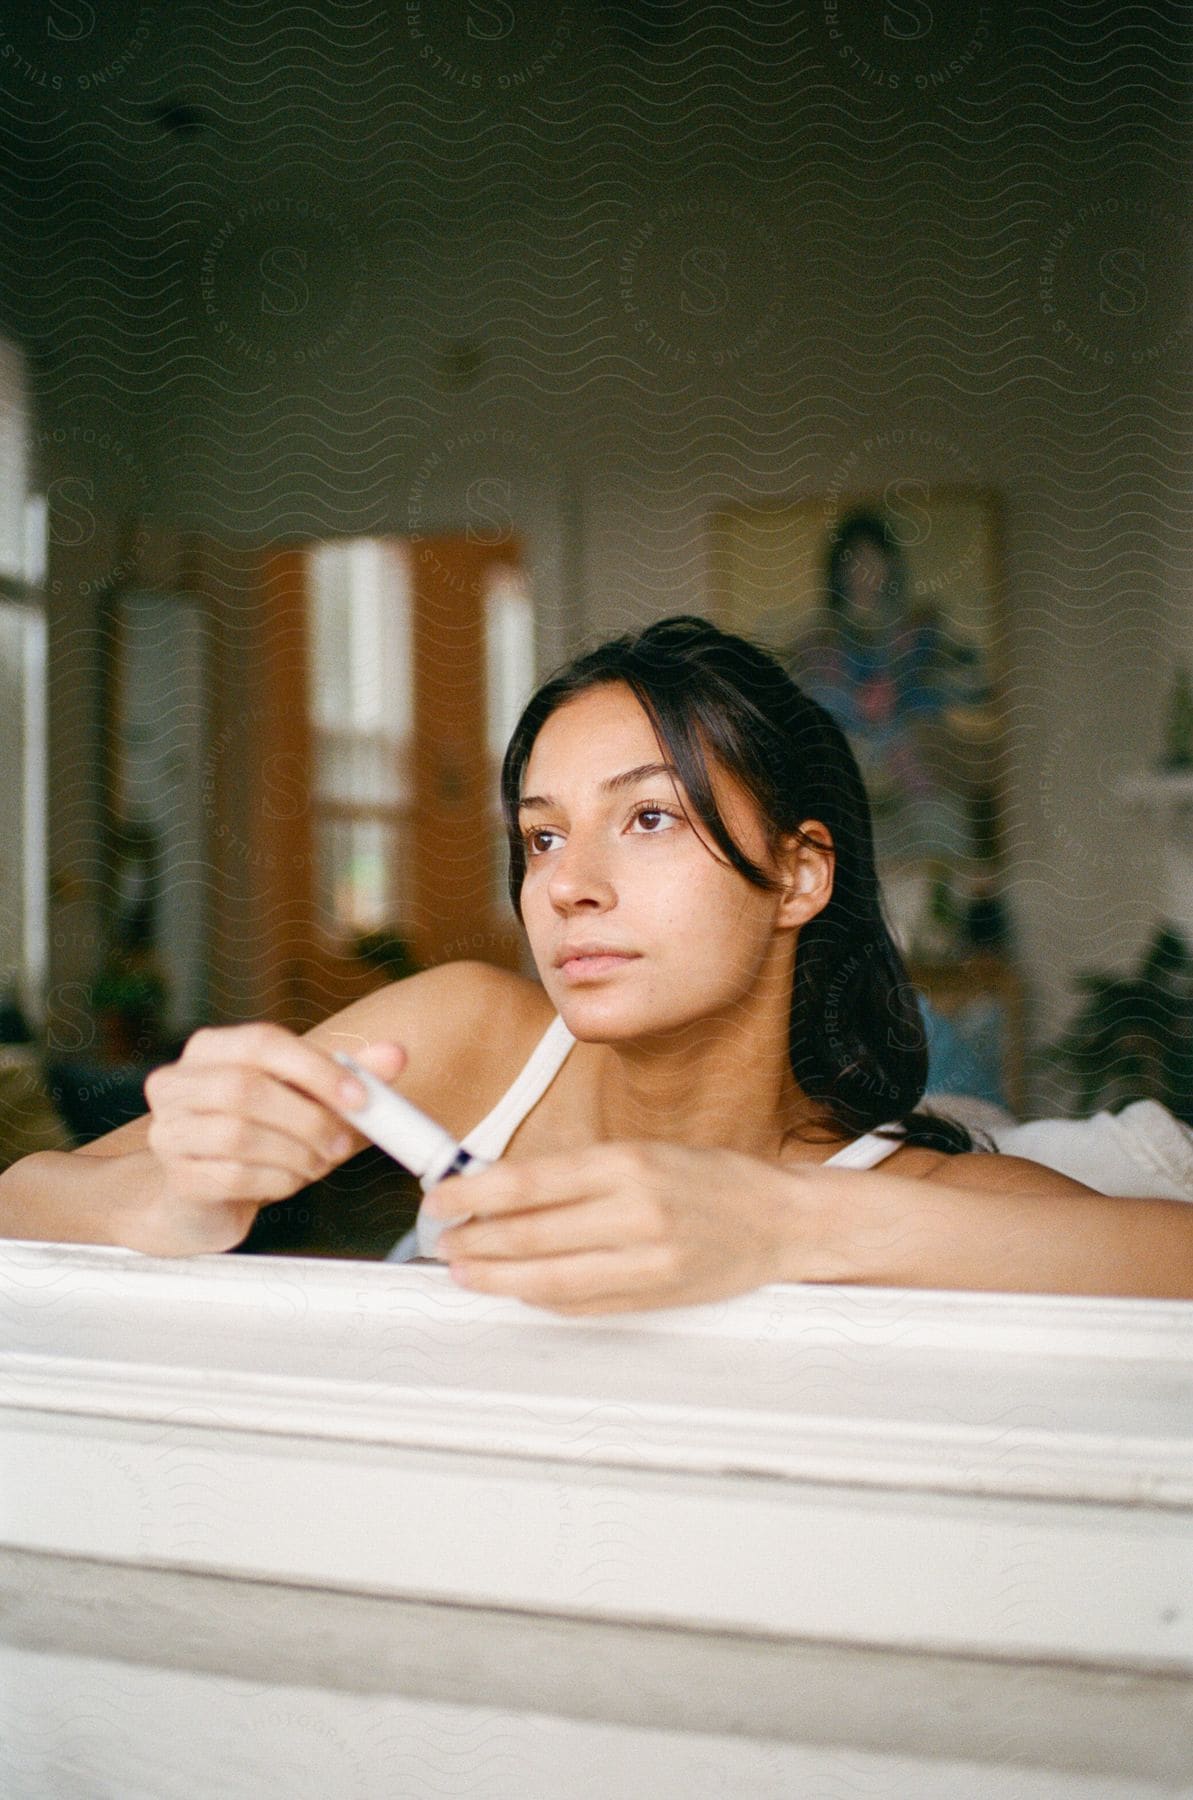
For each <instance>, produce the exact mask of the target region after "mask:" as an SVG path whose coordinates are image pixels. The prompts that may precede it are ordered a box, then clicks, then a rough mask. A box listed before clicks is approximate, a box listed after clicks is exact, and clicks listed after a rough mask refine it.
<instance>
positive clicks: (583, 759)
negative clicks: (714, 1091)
mask: <svg viewBox="0 0 1193 1800" xmlns="http://www.w3.org/2000/svg"><path fill="white" fill-rule="evenodd" d="M665 762H666V753H665V751H663V750H662V749H661V748H660V746H659V743H658V740H657V739H656V737H655V734H654V731H653V729H652V727H651V724H650V721H649V719H648V717H647V715H646V713H645V712H644V711H643V709H642V707H641V706H640V705H639V703H638V701H637V700H636V699H635V698H634V696H633V694H632V693H631V692H630V690H629V688H627V687H626V686H624V685H623V684H622V683H617V684H608V685H606V686H603V687H598V688H591V689H589V690H588V691H587V692H586V693H583V694H580V695H578V696H577V697H576V698H575V699H572V700H569V701H567V702H566V703H565V704H564V705H563V706H561V707H560V708H559V709H558V710H557V711H556V712H554V713H552V714H551V716H550V718H549V719H548V720H547V721H546V723H545V724H544V725H543V727H542V729H541V730H540V732H539V734H538V737H537V738H536V739H535V743H534V748H533V749H532V751H531V754H530V760H529V762H528V763H527V767H526V773H525V776H524V778H523V782H522V794H523V804H522V810H521V813H520V817H519V826H520V829H521V832H522V836H523V841H524V843H525V846H526V878H525V881H524V883H523V886H522V917H523V921H524V923H525V926H526V930H527V933H528V936H529V938H530V945H531V949H532V950H533V952H534V958H535V962H536V963H537V965H538V969H539V974H540V976H541V978H542V981H543V985H544V987H545V988H546V991H547V993H548V995H549V996H550V998H551V1000H552V1001H553V1002H554V1004H555V1007H556V1009H557V1010H558V1011H559V1012H560V1013H561V1014H562V1016H563V1019H564V1022H565V1023H566V1024H567V1026H568V1028H569V1029H570V1030H571V1031H572V1032H573V1033H574V1035H575V1036H576V1037H578V1038H581V1039H590V1040H593V1039H595V1040H602V1041H604V1040H608V1041H614V1040H616V1039H619V1038H632V1037H636V1036H639V1035H644V1034H646V1033H648V1032H651V1031H658V1030H667V1029H674V1028H675V1027H677V1026H679V1025H682V1024H684V1023H686V1022H690V1021H692V1020H695V1019H699V1018H706V1017H708V1016H709V1015H710V1014H712V1013H714V1012H717V1011H723V1010H726V1009H728V1010H730V1011H732V1010H733V1009H734V1008H738V1009H740V1007H741V1005H742V1003H743V1001H744V1000H746V998H747V997H748V996H749V995H751V994H752V993H755V992H757V991H760V984H764V983H765V980H766V978H767V975H768V974H769V975H770V979H771V980H772V981H773V980H774V979H776V974H775V970H776V968H777V967H778V963H779V962H780V961H781V960H782V956H781V953H782V949H783V946H782V943H781V940H782V939H783V938H784V937H786V938H787V941H788V943H790V934H789V933H788V932H784V931H782V930H777V929H776V920H777V918H778V917H779V912H780V906H781V903H782V899H783V896H782V895H781V894H779V893H768V892H766V891H764V890H763V889H761V888H757V887H754V886H753V885H752V884H751V883H750V882H748V881H746V880H745V878H744V877H743V876H741V875H739V874H738V873H737V871H736V870H735V869H733V868H731V867H728V866H726V863H725V859H724V853H723V852H722V851H721V850H720V849H719V848H717V847H715V846H713V850H714V854H710V850H709V844H708V842H707V841H706V840H705V839H704V837H703V836H702V835H700V832H701V831H702V829H703V828H700V830H699V831H698V829H697V827H696V826H694V825H692V824H689V823H688V821H687V819H686V818H685V817H684V806H685V805H686V798H687V797H686V794H683V792H682V790H681V789H680V788H679V787H678V786H677V780H678V777H677V776H675V775H672V774H671V773H670V772H669V771H668V770H667V768H666V767H664V766H661V765H664V764H665ZM711 774H712V782H713V789H714V792H715V794H716V797H717V802H718V805H719V807H720V810H721V816H722V818H723V819H724V821H725V824H726V826H727V827H728V829H729V831H730V833H731V834H732V835H733V837H734V839H735V841H736V842H737V843H738V844H739V845H740V846H741V848H742V849H743V850H744V851H745V852H746V854H747V855H748V856H750V857H752V858H753V859H754V861H756V862H758V863H760V864H761V865H762V866H763V867H766V868H768V869H769V868H771V867H772V863H771V858H770V857H769V856H768V854H767V848H766V835H765V832H764V829H763V825H762V821H761V819H760V817H759V814H758V811H757V808H756V807H755V805H754V803H753V801H752V800H751V799H750V797H749V796H748V795H747V794H746V792H745V790H744V789H743V788H742V787H741V785H740V784H739V783H738V782H737V781H736V779H735V778H733V777H731V776H729V775H727V774H726V773H725V772H724V771H722V770H720V769H718V768H717V767H716V766H715V765H713V767H712V770H711ZM689 811H690V808H689ZM788 979H789V974H788Z"/></svg>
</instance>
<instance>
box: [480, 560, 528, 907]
mask: <svg viewBox="0 0 1193 1800" xmlns="http://www.w3.org/2000/svg"><path fill="white" fill-rule="evenodd" d="M534 674H535V648H534V608H533V606H532V605H531V600H530V593H529V590H528V588H527V585H526V577H525V576H524V575H523V573H522V571H521V570H520V569H508V568H495V569H493V570H492V571H491V573H490V575H489V578H488V581H487V583H486V586H485V685H486V689H487V720H488V745H489V761H490V765H491V767H490V780H491V783H492V800H493V859H492V861H493V887H492V891H491V894H490V904H491V905H492V907H493V910H494V912H495V913H496V915H497V917H498V918H504V917H505V916H506V915H507V914H508V912H509V892H508V889H507V886H506V882H507V878H508V873H509V853H508V851H507V849H506V840H505V822H504V820H503V819H502V816H501V797H500V794H499V793H498V784H499V781H500V777H501V762H502V758H503V757H504V755H505V747H506V745H507V744H508V743H509V740H510V738H511V736H512V735H513V730H514V726H515V725H516V724H517V723H518V717H519V714H520V713H521V711H522V708H523V707H524V706H525V704H526V702H527V701H528V700H529V698H530V696H531V694H532V692H533V691H534Z"/></svg>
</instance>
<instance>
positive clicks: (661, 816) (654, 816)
mask: <svg viewBox="0 0 1193 1800" xmlns="http://www.w3.org/2000/svg"><path fill="white" fill-rule="evenodd" d="M634 823H635V825H641V826H642V828H643V830H644V831H645V832H646V834H647V836H648V837H656V836H657V835H658V833H659V832H660V831H667V830H668V829H669V828H670V827H671V826H672V825H674V824H676V823H677V820H676V817H675V814H674V813H673V812H668V811H667V808H666V807H665V806H640V807H639V808H638V811H637V812H636V813H635V814H634Z"/></svg>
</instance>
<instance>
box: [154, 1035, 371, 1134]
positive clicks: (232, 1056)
mask: <svg viewBox="0 0 1193 1800" xmlns="http://www.w3.org/2000/svg"><path fill="white" fill-rule="evenodd" d="M372 1048H373V1050H374V1051H375V1050H376V1048H377V1046H373V1047H372ZM226 1064H236V1065H243V1066H244V1067H246V1068H253V1069H259V1070H264V1071H265V1072H266V1073H267V1074H270V1075H273V1076H275V1077H276V1078H277V1080H279V1081H284V1082H287V1083H289V1084H290V1086H292V1087H296V1088H298V1089H300V1090H301V1091H302V1092H303V1093H306V1094H309V1095H310V1096H311V1097H312V1098H313V1099H315V1100H318V1101H320V1102H321V1103H322V1104H323V1105H324V1106H326V1107H328V1108H329V1109H330V1110H331V1111H332V1112H335V1111H336V1110H337V1108H339V1107H341V1106H361V1105H363V1103H364V1100H365V1095H364V1093H363V1092H362V1090H361V1086H360V1083H359V1082H358V1081H357V1080H355V1078H354V1077H353V1076H351V1075H349V1074H348V1072H347V1070H345V1069H342V1068H341V1067H340V1065H339V1063H337V1062H334V1061H333V1060H332V1058H331V1056H330V1055H328V1054H327V1053H326V1052H325V1051H322V1050H317V1049H315V1048H314V1046H313V1045H311V1044H308V1043H306V1042H305V1041H304V1040H303V1039H302V1038H297V1037H295V1036H294V1033H293V1032H291V1031H287V1030H286V1029H285V1027H284V1026H281V1025H270V1024H267V1023H264V1022H262V1023H258V1024H254V1025H236V1026H231V1027H226V1028H224V1029H220V1028H218V1027H217V1028H214V1029H212V1028H207V1029H204V1030H201V1031H196V1032H195V1033H194V1035H193V1036H192V1037H191V1038H189V1039H188V1041H187V1045H186V1048H185V1049H184V1051H183V1052H182V1057H181V1060H180V1062H179V1064H177V1065H175V1066H176V1067H185V1068H187V1069H190V1068H193V1067H195V1066H200V1067H202V1066H212V1065H226Z"/></svg>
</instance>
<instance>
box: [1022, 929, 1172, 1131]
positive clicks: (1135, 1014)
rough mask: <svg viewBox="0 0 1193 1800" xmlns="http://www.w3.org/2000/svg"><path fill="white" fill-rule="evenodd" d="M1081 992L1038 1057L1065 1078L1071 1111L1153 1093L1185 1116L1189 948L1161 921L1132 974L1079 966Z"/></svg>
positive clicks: (1085, 1113)
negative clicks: (1061, 1027)
mask: <svg viewBox="0 0 1193 1800" xmlns="http://www.w3.org/2000/svg"><path fill="white" fill-rule="evenodd" d="M1073 985H1074V986H1075V987H1076V989H1077V991H1078V993H1080V994H1083V995H1084V996H1085V999H1084V1004H1083V1005H1081V1006H1080V1007H1079V1008H1078V1011H1077V1014H1076V1016H1075V1017H1074V1019H1073V1020H1072V1022H1071V1024H1070V1025H1069V1027H1068V1029H1067V1030H1066V1031H1065V1032H1064V1033H1063V1034H1062V1035H1061V1037H1059V1038H1057V1039H1056V1040H1055V1042H1054V1043H1052V1044H1050V1045H1049V1046H1048V1047H1047V1049H1046V1051H1045V1053H1044V1054H1045V1059H1046V1061H1047V1062H1049V1063H1051V1064H1052V1065H1053V1067H1055V1068H1056V1069H1057V1070H1058V1071H1059V1072H1060V1073H1061V1074H1062V1075H1063V1076H1066V1077H1067V1078H1068V1079H1069V1081H1070V1082H1071V1084H1072V1086H1073V1090H1074V1102H1075V1108H1076V1112H1077V1115H1078V1116H1079V1117H1088V1116H1089V1114H1091V1113H1094V1112H1098V1111H1100V1110H1102V1109H1106V1110H1111V1111H1113V1110H1114V1109H1115V1108H1117V1107H1120V1106H1125V1105H1127V1104H1128V1102H1129V1101H1132V1100H1158V1101H1159V1102H1160V1103H1161V1105H1163V1106H1166V1107H1167V1108H1168V1110H1169V1112H1171V1113H1173V1114H1175V1116H1176V1117H1177V1118H1178V1119H1183V1120H1184V1121H1185V1122H1186V1123H1187V1124H1193V953H1191V952H1190V948H1189V945H1188V944H1187V943H1186V941H1185V939H1184V938H1183V937H1182V936H1181V935H1180V933H1179V932H1176V931H1173V930H1172V929H1171V928H1170V927H1168V926H1162V927H1161V928H1160V930H1159V931H1158V932H1157V934H1156V936H1155V937H1154V938H1153V940H1152V942H1151V944H1150V945H1149V946H1148V949H1147V951H1146V952H1145V954H1144V957H1143V960H1142V962H1141V964H1140V966H1139V968H1138V969H1137V970H1136V972H1135V973H1134V974H1133V975H1127V976H1117V975H1108V974H1102V973H1098V972H1095V971H1087V972H1085V973H1083V974H1080V975H1078V976H1077V978H1076V981H1075V982H1074V984H1073Z"/></svg>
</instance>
